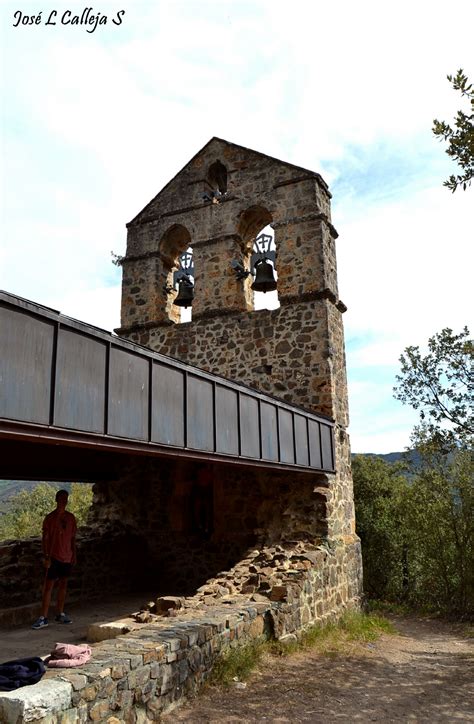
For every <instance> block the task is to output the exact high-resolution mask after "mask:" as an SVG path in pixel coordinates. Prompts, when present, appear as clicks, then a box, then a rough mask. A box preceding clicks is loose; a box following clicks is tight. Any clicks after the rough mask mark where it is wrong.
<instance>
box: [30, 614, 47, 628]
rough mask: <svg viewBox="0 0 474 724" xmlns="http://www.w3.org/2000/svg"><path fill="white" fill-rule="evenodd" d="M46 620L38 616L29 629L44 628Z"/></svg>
mask: <svg viewBox="0 0 474 724" xmlns="http://www.w3.org/2000/svg"><path fill="white" fill-rule="evenodd" d="M48 625H49V624H48V619H47V618H45V617H44V616H40V617H39V619H38V620H37V621H35V622H34V624H33V626H32V627H31V628H34V629H39V628H46V626H48Z"/></svg>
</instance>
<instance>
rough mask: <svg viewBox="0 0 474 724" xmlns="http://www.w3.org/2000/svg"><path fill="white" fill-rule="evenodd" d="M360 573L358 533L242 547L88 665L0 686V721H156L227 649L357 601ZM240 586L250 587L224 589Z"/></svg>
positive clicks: (293, 629)
mask: <svg viewBox="0 0 474 724" xmlns="http://www.w3.org/2000/svg"><path fill="white" fill-rule="evenodd" d="M348 571H349V572H350V574H349V576H348ZM359 576H360V548H359V545H358V542H357V541H356V540H354V541H352V542H347V545H342V544H341V545H340V546H336V547H335V548H334V549H332V550H331V547H327V546H325V545H320V546H316V545H307V544H306V545H305V544H303V543H301V542H298V543H296V544H292V543H290V542H288V543H285V544H284V545H279V546H275V547H273V548H267V549H262V550H254V551H249V553H248V555H247V557H246V558H245V559H243V560H242V561H240V562H239V564H238V565H237V566H235V567H234V568H233V569H231V570H229V571H226V572H222V573H221V574H220V575H219V576H218V577H217V578H215V579H212V580H210V581H208V583H207V584H205V585H204V586H202V587H201V589H200V590H199V591H198V592H197V593H196V595H195V596H192V597H189V598H184V599H182V601H181V604H182V608H181V609H179V610H176V609H171V610H170V611H168V616H166V617H163V616H152V619H153V620H152V622H151V623H147V624H144V625H142V626H140V627H138V628H136V629H135V630H133V631H131V632H130V633H127V634H126V635H123V636H119V637H117V638H115V639H113V640H109V641H104V642H101V643H99V644H96V645H94V646H93V657H92V659H91V661H90V662H89V663H88V664H87V665H85V666H83V667H80V668H79V669H73V670H65V671H63V672H61V673H57V672H54V673H53V672H52V671H48V672H47V674H46V675H45V677H44V678H43V679H42V681H41V682H39V683H38V684H36V685H35V686H31V687H25V688H24V689H20V690H18V691H16V692H10V693H7V694H0V721H2V722H5V723H6V724H25V723H26V722H37V723H39V722H41V723H42V724H46V723H47V724H69V723H70V722H90V721H96V722H107V724H120V723H122V722H124V723H125V724H135V723H136V722H141V723H146V722H153V721H157V719H158V717H159V715H160V713H163V712H165V711H168V710H170V709H172V708H173V707H174V706H176V705H177V704H179V703H181V702H182V701H184V700H185V699H186V698H187V697H189V696H192V695H193V694H195V693H196V692H197V691H198V690H199V688H200V687H201V686H202V684H203V683H204V682H205V681H206V680H207V678H208V677H209V674H210V672H211V670H212V667H213V665H214V663H215V661H216V659H217V658H218V656H219V655H220V654H221V653H222V652H223V651H224V650H226V649H227V648H229V647H233V646H239V645H242V644H245V643H247V642H249V641H254V640H258V639H259V638H262V637H264V638H277V639H285V637H289V636H291V637H294V636H297V635H298V634H299V633H300V632H301V631H302V630H304V628H305V627H307V626H309V625H311V624H312V623H315V622H324V621H326V620H328V619H333V618H337V617H338V616H340V615H341V613H342V612H343V611H344V610H345V609H346V608H350V607H357V606H358V605H359V594H360V590H359ZM238 588H240V590H241V591H242V590H246V591H247V593H246V594H245V593H236V592H233V593H232V592H231V591H232V589H233V590H234V591H235V590H236V589H238ZM259 591H260V592H259Z"/></svg>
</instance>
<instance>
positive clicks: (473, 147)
mask: <svg viewBox="0 0 474 724" xmlns="http://www.w3.org/2000/svg"><path fill="white" fill-rule="evenodd" d="M447 77H448V80H449V82H450V83H452V85H453V88H454V90H458V91H461V96H465V97H466V98H467V100H468V101H469V104H470V107H471V108H470V110H471V112H470V113H469V112H468V113H465V112H464V111H458V112H457V115H456V118H455V120H454V126H455V128H454V129H453V128H452V127H451V126H450V125H449V124H448V123H445V122H444V121H438V120H437V119H435V120H434V121H433V133H434V135H435V136H437V137H438V138H439V139H440V140H444V141H447V142H448V148H447V149H446V153H447V154H448V156H451V158H453V159H454V160H455V161H456V162H457V163H458V165H459V166H460V168H461V169H462V173H461V174H458V175H457V176H455V175H451V176H450V177H449V179H447V180H446V181H445V182H444V184H443V185H444V186H447V187H448V189H451V191H453V192H454V191H456V189H457V188H458V187H459V186H462V187H463V189H464V190H466V187H467V186H468V185H469V186H470V185H471V180H472V178H473V177H474V90H473V87H472V83H469V79H468V77H467V75H465V73H464V71H463V70H462V68H461V69H460V70H458V72H457V73H456V75H455V76H452V75H448V76H447Z"/></svg>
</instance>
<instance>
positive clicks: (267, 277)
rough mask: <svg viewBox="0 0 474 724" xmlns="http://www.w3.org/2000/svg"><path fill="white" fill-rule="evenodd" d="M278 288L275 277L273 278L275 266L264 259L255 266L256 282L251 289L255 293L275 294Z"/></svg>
mask: <svg viewBox="0 0 474 724" xmlns="http://www.w3.org/2000/svg"><path fill="white" fill-rule="evenodd" d="M276 288H277V283H276V281H275V277H274V276H273V266H272V265H271V264H270V262H269V261H267V260H266V259H262V260H261V261H258V262H257V263H256V264H255V281H254V283H253V284H252V285H251V287H250V289H253V290H254V292H263V293H264V294H266V292H273V290H274V289H276Z"/></svg>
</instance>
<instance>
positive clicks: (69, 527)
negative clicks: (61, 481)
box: [32, 490, 77, 629]
mask: <svg viewBox="0 0 474 724" xmlns="http://www.w3.org/2000/svg"><path fill="white" fill-rule="evenodd" d="M68 497H69V493H68V492H67V490H58V492H57V493H56V510H53V511H52V513H48V515H47V516H46V517H45V519H44V521H43V555H44V567H45V568H46V575H45V579H44V585H43V607H42V611H41V616H40V617H39V619H38V620H37V621H35V623H34V624H33V627H32V628H34V629H40V628H45V627H46V626H48V611H49V605H50V603H51V593H52V590H53V586H54V584H55V582H56V581H58V582H59V583H58V600H57V604H58V615H57V616H56V619H55V620H56V621H58V622H59V623H72V621H71V619H70V618H69V616H68V615H67V614H66V613H64V602H65V600H66V590H67V581H68V578H69V576H70V574H71V567H72V566H73V565H74V564H75V562H76V530H77V523H76V518H75V517H74V515H73V514H72V513H69V511H67V510H66V506H67V501H68Z"/></svg>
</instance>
